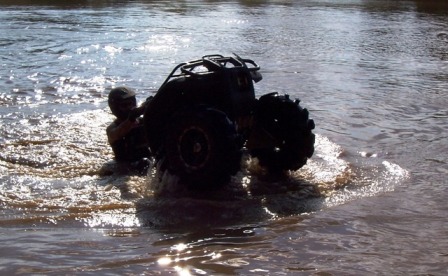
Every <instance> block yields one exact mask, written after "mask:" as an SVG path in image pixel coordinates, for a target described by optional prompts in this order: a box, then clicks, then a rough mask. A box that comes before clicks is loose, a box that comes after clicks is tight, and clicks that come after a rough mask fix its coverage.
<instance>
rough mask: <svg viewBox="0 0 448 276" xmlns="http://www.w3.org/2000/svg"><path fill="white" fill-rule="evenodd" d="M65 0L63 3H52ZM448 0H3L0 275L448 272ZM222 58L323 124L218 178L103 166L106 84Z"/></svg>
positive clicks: (156, 79)
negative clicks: (288, 167) (296, 163)
mask: <svg viewBox="0 0 448 276" xmlns="http://www.w3.org/2000/svg"><path fill="white" fill-rule="evenodd" d="M59 2H61V1H59ZM447 6H448V5H447V4H446V3H445V2H444V1H411V0H408V1H381V0H370V1H360V0H348V1H333V0H327V1H323V0H322V1H318V0H309V1H267V0H266V1H262V0H260V1H205V0H204V1H200V0H196V1H188V2H187V1H131V2H128V1H94V2H91V1H73V2H70V1H64V2H63V3H59V4H57V5H55V4H54V3H52V1H43V0H40V1H26V0H24V1H1V0H0V23H1V24H0V64H1V66H0V87H1V90H0V241H1V244H2V246H1V248H0V256H1V258H0V271H1V272H2V274H5V275H6V274H8V275H10V274H16V275H22V274H45V275H47V274H50V275H65V274H69V275H71V274H85V275H89V274H91V275H98V274H117V275H124V274H128V275H152V274H162V275H163V274H169V273H171V274H174V275H175V274H179V275H203V274H205V275H207V274H209V275H216V274H243V275H248V274H254V275H277V274H287V275H288V274H294V273H301V274H302V275H369V274H380V275H446V274H447V273H448V265H447V263H448V241H447V238H446V237H447V236H448V222H447V219H446V214H447V211H448V208H447V204H446V197H447V196H448V190H447V181H446V175H447V172H448V165H447V157H446V156H447V153H448V146H447V145H448V144H447V134H446V133H447V129H448V120H447V118H448V107H447V106H448V97H447V94H446V93H447V92H448V8H447ZM233 52H235V53H238V54H239V55H241V56H243V57H247V58H252V59H254V60H255V61H256V62H257V63H259V64H260V65H261V67H262V71H261V72H262V74H263V75H264V80H263V81H262V82H260V83H259V84H257V85H256V90H257V94H259V95H261V94H264V93H268V92H271V91H280V92H282V93H289V94H290V95H291V96H292V97H296V98H300V99H301V100H302V105H303V106H305V107H307V108H308V109H309V110H310V112H311V116H312V117H313V119H314V120H315V122H316V126H317V127H316V129H315V133H316V135H317V141H316V151H315V154H314V156H313V158H311V160H309V162H308V164H307V165H306V166H305V167H303V168H302V169H300V170H298V171H293V172H291V173H290V174H289V175H287V176H284V177H281V178H272V177H269V176H266V175H264V174H263V172H262V171H261V170H260V168H259V167H258V166H257V163H256V160H251V159H249V158H245V159H244V162H243V166H242V170H241V171H240V172H239V173H238V174H237V175H236V176H235V177H234V178H233V179H232V181H231V183H230V184H229V185H228V186H226V187H225V188H224V189H223V190H220V191H214V192H203V193H199V192H195V193H193V192H191V191H188V190H185V189H184V188H183V187H181V186H179V185H177V183H176V179H175V177H173V176H167V175H165V176H160V175H158V172H157V171H156V170H155V169H153V170H151V171H150V172H148V175H144V176H142V175H134V174H132V173H129V172H128V171H127V170H126V168H121V167H118V166H117V165H116V164H114V162H113V161H112V160H113V155H112V152H111V150H110V148H109V147H108V145H107V141H106V137H105V127H106V126H107V125H108V124H109V123H110V122H111V121H112V120H113V117H112V115H111V114H110V112H109V110H108V108H107V103H106V99H107V93H108V91H109V90H110V89H111V88H112V87H114V86H117V85H122V84H125V85H128V86H131V87H133V88H135V89H136V90H137V92H138V99H139V100H143V99H145V98H146V97H148V96H149V95H151V94H153V93H155V91H157V89H158V87H159V86H160V85H161V83H162V82H163V81H164V79H165V77H166V76H167V75H168V73H169V72H170V71H171V69H172V68H173V67H174V66H175V65H176V64H178V63H180V62H184V61H188V60H191V59H197V58H199V57H201V56H202V55H205V54H216V53H220V54H224V55H230V54H232V53H233Z"/></svg>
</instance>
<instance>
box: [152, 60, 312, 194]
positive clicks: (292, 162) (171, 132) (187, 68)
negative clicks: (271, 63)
mask: <svg viewBox="0 0 448 276" xmlns="http://www.w3.org/2000/svg"><path fill="white" fill-rule="evenodd" d="M259 70H260V66H258V65H257V64H256V63H255V62H254V61H253V60H250V59H243V58H241V57H239V56H237V55H235V56H234V57H233V56H231V57H225V56H222V55H207V56H204V57H202V58H201V59H198V60H193V61H190V62H186V63H181V64H179V65H177V66H176V67H175V68H174V69H173V71H172V72H171V73H170V74H169V76H168V77H167V78H166V80H165V82H164V83H163V84H162V85H161V87H160V88H159V90H158V91H157V93H156V94H155V95H154V97H153V98H152V99H151V101H149V103H148V104H147V107H146V109H145V113H144V116H143V119H144V129H145V135H146V139H147V141H148V144H149V147H150V149H151V152H152V153H153V154H154V156H155V159H156V162H158V163H159V164H161V165H160V166H159V167H160V169H161V170H168V172H169V173H171V174H174V175H177V176H178V177H179V179H180V182H182V183H185V184H186V185H188V186H190V187H198V188H206V187H210V188H213V187H219V186H221V185H223V184H225V183H227V182H228V181H229V180H230V177H231V176H232V175H234V174H236V173H237V172H238V171H239V170H240V169H241V158H242V153H243V151H245V152H247V153H249V154H250V156H251V157H254V158H257V159H258V160H259V164H260V165H261V166H262V167H264V168H266V169H267V170H268V171H270V172H275V173H278V172H284V171H287V170H297V169H299V168H301V167H302V166H304V165H305V164H306V162H307V159H308V158H310V157H311V156H312V155H313V152H314V140H315V136H314V134H313V133H312V130H313V129H314V121H313V120H311V119H309V116H308V110H307V109H305V108H302V107H301V106H300V105H299V102H300V101H299V100H298V99H297V100H295V101H293V100H291V99H290V98H289V96H288V95H280V94H279V93H277V92H273V93H269V94H266V95H263V96H261V97H259V98H258V99H257V98H256V96H255V90H254V82H258V81H260V80H261V79H262V76H261V74H260V72H259Z"/></svg>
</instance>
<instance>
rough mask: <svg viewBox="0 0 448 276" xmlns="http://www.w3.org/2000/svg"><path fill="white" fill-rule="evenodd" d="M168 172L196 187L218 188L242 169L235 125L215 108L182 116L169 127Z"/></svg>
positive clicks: (203, 109)
mask: <svg viewBox="0 0 448 276" xmlns="http://www.w3.org/2000/svg"><path fill="white" fill-rule="evenodd" d="M167 127H168V128H167V132H166V134H167V135H166V140H165V142H164V143H165V152H166V161H167V166H168V170H169V171H170V173H172V174H175V175H177V176H178V177H179V178H180V181H181V182H182V183H185V184H187V185H188V186H189V187H193V188H201V189H202V188H217V187H219V186H221V185H223V184H225V183H227V182H228V181H229V180H230V176H231V175H234V174H235V173H236V172H237V171H238V170H239V169H240V162H241V148H240V146H239V142H238V135H237V132H236V128H235V125H234V124H233V123H232V122H231V121H230V120H229V119H228V118H227V116H226V115H225V114H224V113H223V112H221V111H218V110H215V109H211V108H195V109H192V110H188V111H183V112H180V113H178V114H177V115H175V116H174V117H173V120H172V122H171V124H169V125H168V126H167Z"/></svg>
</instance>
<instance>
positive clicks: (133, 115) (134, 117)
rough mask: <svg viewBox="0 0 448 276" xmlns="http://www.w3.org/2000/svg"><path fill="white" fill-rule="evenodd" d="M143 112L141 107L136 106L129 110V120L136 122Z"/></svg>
mask: <svg viewBox="0 0 448 276" xmlns="http://www.w3.org/2000/svg"><path fill="white" fill-rule="evenodd" d="M142 114H143V112H142V110H141V109H140V108H134V109H132V110H131V111H129V115H128V120H129V121H131V122H135V120H137V118H138V117H140V116H141V115H142Z"/></svg>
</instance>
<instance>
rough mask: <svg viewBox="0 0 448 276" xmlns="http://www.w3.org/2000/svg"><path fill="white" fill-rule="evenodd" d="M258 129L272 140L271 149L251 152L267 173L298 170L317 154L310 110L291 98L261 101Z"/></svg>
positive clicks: (268, 97) (270, 96)
mask: <svg viewBox="0 0 448 276" xmlns="http://www.w3.org/2000/svg"><path fill="white" fill-rule="evenodd" d="M255 122H256V123H255V127H256V128H259V129H262V131H263V132H264V133H267V134H268V136H269V137H271V139H272V141H273V142H272V143H271V145H269V146H268V147H259V148H254V149H250V153H251V155H252V156H253V157H256V158H258V160H259V164H260V165H261V166H262V167H265V168H266V169H267V170H268V171H270V172H273V173H279V172H282V171H287V170H298V169H300V168H301V167H303V166H304V165H305V164H306V162H307V159H308V158H310V157H311V156H312V155H313V153H314V142H315V135H314V134H313V133H312V132H311V131H312V129H314V121H313V120H311V119H309V114H308V110H307V109H305V108H302V107H301V106H300V105H299V101H298V100H296V101H292V100H290V99H289V96H288V95H281V96H280V95H278V93H270V94H266V95H264V96H262V97H260V99H259V100H258V105H257V109H256V112H255Z"/></svg>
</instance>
